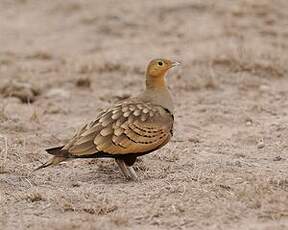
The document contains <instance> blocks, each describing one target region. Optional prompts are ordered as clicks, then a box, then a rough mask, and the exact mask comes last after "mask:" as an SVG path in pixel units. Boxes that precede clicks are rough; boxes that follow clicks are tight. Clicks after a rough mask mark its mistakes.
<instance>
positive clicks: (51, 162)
mask: <svg viewBox="0 0 288 230" xmlns="http://www.w3.org/2000/svg"><path fill="white" fill-rule="evenodd" d="M66 159H67V158H66V157H63V156H54V157H52V158H51V159H50V160H48V161H47V162H46V163H44V164H43V165H41V166H39V167H38V168H36V169H34V170H33V172H35V171H37V170H39V169H44V168H46V167H48V166H50V165H57V164H59V163H60V162H62V161H65V160H66Z"/></svg>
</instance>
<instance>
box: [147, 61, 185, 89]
mask: <svg viewBox="0 0 288 230" xmlns="http://www.w3.org/2000/svg"><path fill="white" fill-rule="evenodd" d="M179 64H180V63H179V62H176V61H170V60H168V59H164V58H159V59H154V60H152V61H151V62H150V63H149V65H148V67H147V71H146V78H147V80H146V82H147V87H149V88H150V87H152V88H159V87H164V86H165V80H164V77H165V76H166V73H167V71H168V70H169V69H171V68H173V67H175V66H177V65H179Z"/></svg>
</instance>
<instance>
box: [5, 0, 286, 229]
mask: <svg viewBox="0 0 288 230" xmlns="http://www.w3.org/2000/svg"><path fill="white" fill-rule="evenodd" d="M287 22H288V2H287V1H285V0H276V1H269V0H261V1H258V0H239V1H230V0H218V1H212V0H208V1H200V0H189V1H188V0H161V1H152V0H145V1H135V0H125V1H112V0H107V1H98V0H69V1H63V0H53V1H39V0H1V2H0V205H1V208H0V229H16V228H17V229H28V228H29V229H39V226H41V228H42V229H79V228H80V227H81V228H87V229H96V228H100V229H113V228H117V229H129V228H132V229H135V228H137V229H186V228H188V229H245V230H246V229H267V230H268V229H287V228H288V219H287V217H288V193H287V192H288V182H287V176H288V172H287V151H288V145H287V140H288V128H287V124H288V115H287V113H288V91H287V87H288V80H287V70H288V66H287V59H288V25H287ZM158 57H165V58H169V59H172V60H176V61H180V62H181V63H182V66H181V68H178V69H176V70H174V71H173V72H172V73H170V74H169V76H168V83H169V87H170V89H171V92H172V94H173V95H174V100H175V104H176V114H175V135H174V139H173V140H172V141H171V143H170V144H169V145H168V146H167V147H165V148H163V149H161V150H159V151H158V152H157V153H153V154H150V155H149V156H145V157H143V158H142V160H140V161H139V162H137V167H136V168H137V171H138V172H137V173H138V175H139V176H140V177H141V178H142V181H140V182H139V183H128V182H126V181H125V180H124V179H123V178H122V176H121V175H120V173H118V174H117V172H118V169H117V167H116V166H115V165H114V162H113V161H105V160H85V161H84V160H83V161H77V162H69V163H67V164H64V165H61V166H57V167H54V168H49V169H47V170H43V171H41V172H39V173H37V174H32V175H31V174H30V172H31V170H32V169H33V168H35V167H36V166H39V165H40V164H41V162H44V161H46V160H47V158H48V156H47V154H45V151H44V149H45V148H47V147H51V146H56V145H58V144H61V143H63V142H65V141H66V140H67V139H68V138H70V137H71V135H72V134H73V132H74V131H75V129H76V128H78V126H79V125H81V124H82V123H83V122H84V121H87V120H91V119H94V118H95V115H96V114H97V113H98V111H99V110H100V109H101V108H103V107H105V106H108V105H110V104H111V103H113V102H116V101H117V100H121V99H124V98H127V97H129V96H133V95H135V94H137V93H138V92H139V91H140V90H141V89H143V87H144V81H145V68H146V66H147V64H148V62H149V61H150V60H151V59H154V58H158Z"/></svg>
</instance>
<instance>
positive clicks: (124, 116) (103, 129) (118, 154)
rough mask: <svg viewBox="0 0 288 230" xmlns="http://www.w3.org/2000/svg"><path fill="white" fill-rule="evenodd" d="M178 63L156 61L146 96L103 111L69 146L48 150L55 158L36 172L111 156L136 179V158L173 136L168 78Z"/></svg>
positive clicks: (148, 73) (149, 72) (149, 73)
mask: <svg viewBox="0 0 288 230" xmlns="http://www.w3.org/2000/svg"><path fill="white" fill-rule="evenodd" d="M178 64H179V63H178V62H173V61H170V60H167V59H162V58H160V59H155V60H152V61H151V62H150V63H149V65H148V68H147V71H146V89H145V90H144V92H143V93H141V94H140V95H138V96H136V97H133V98H129V99H126V100H123V101H121V102H120V103H118V104H115V105H112V106H111V107H109V108H108V109H106V110H103V111H102V112H100V114H98V116H97V117H96V119H95V120H93V121H91V122H89V123H87V124H85V125H84V126H82V127H81V128H80V129H79V130H78V131H77V132H76V134H75V135H74V137H72V139H71V140H70V141H68V143H67V144H65V145H63V146H59V147H56V148H50V149H47V150H46V151H47V152H48V153H49V154H52V155H54V156H53V157H52V158H51V159H50V160H49V161H48V162H46V163H45V164H43V165H42V166H40V167H38V168H37V169H36V170H38V169H41V168H45V167H47V166H50V165H56V164H58V163H60V162H62V161H65V160H70V159H76V158H103V157H110V158H114V159H115V161H116V163H117V164H118V166H119V168H120V170H121V172H122V173H123V174H124V176H125V177H126V178H128V179H132V180H136V179H137V175H136V173H135V171H134V169H133V168H132V165H133V164H134V162H135V160H136V158H137V157H139V156H141V155H144V154H147V153H150V152H153V151H155V150H157V149H159V148H161V147H162V146H164V145H165V144H167V143H168V141H169V140H170V138H171V137H172V135H173V123H174V117H173V102H172V98H171V95H170V93H169V90H168V88H167V85H166V80H165V76H166V74H167V71H168V70H169V69H170V68H172V67H174V66H177V65H178Z"/></svg>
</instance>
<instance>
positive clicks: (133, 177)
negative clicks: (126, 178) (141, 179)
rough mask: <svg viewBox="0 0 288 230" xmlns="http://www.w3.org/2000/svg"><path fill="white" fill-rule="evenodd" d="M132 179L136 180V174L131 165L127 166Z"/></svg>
mask: <svg viewBox="0 0 288 230" xmlns="http://www.w3.org/2000/svg"><path fill="white" fill-rule="evenodd" d="M127 169H128V171H129V174H130V176H131V179H132V180H138V177H137V174H136V172H135V170H134V169H133V167H132V166H128V167H127Z"/></svg>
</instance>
